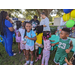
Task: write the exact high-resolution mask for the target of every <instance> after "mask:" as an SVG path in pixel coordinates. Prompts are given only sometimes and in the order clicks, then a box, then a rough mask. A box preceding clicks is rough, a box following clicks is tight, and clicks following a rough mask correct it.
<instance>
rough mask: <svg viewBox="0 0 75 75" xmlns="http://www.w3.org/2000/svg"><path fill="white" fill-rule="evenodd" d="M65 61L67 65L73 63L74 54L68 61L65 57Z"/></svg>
mask: <svg viewBox="0 0 75 75" xmlns="http://www.w3.org/2000/svg"><path fill="white" fill-rule="evenodd" d="M65 62H66V63H67V64H68V65H75V55H73V56H72V58H71V59H70V61H68V60H67V58H66V57H65Z"/></svg>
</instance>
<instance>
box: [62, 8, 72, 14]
mask: <svg viewBox="0 0 75 75" xmlns="http://www.w3.org/2000/svg"><path fill="white" fill-rule="evenodd" d="M72 10H73V9H63V11H64V13H66V14H67V13H69V12H71V11H72Z"/></svg>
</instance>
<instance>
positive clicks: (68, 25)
mask: <svg viewBox="0 0 75 75" xmlns="http://www.w3.org/2000/svg"><path fill="white" fill-rule="evenodd" d="M74 24H75V22H74V21H73V20H69V21H67V22H66V27H68V28H71V27H73V26H74Z"/></svg>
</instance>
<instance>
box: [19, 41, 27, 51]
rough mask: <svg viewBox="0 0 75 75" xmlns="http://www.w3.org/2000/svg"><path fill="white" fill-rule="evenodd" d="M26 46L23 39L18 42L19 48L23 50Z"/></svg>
mask: <svg viewBox="0 0 75 75" xmlns="http://www.w3.org/2000/svg"><path fill="white" fill-rule="evenodd" d="M25 48H26V44H23V41H21V42H20V49H21V50H24V49H25Z"/></svg>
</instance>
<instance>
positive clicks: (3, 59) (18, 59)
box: [0, 43, 73, 65]
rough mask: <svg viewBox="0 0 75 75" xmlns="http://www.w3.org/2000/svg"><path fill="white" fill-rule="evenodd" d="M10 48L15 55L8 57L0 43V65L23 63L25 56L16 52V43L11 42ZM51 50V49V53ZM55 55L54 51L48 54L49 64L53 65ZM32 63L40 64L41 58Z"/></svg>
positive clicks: (69, 55)
mask: <svg viewBox="0 0 75 75" xmlns="http://www.w3.org/2000/svg"><path fill="white" fill-rule="evenodd" d="M12 49H13V50H14V52H16V53H17V55H16V56H12V57H10V56H9V55H8V54H7V53H6V51H5V48H4V47H3V45H2V44H1V43H0V54H1V55H2V56H1V55H0V65H23V64H24V63H25V56H24V55H23V52H22V53H21V54H19V53H18V46H17V44H13V46H12ZM52 52H53V51H51V53H52ZM72 55H73V53H72V52H70V53H69V54H68V60H70V58H71V57H72ZM54 56H55V52H53V53H52V54H51V55H50V59H49V65H55V63H54V62H53V59H54ZM34 65H41V60H39V61H38V62H37V63H34Z"/></svg>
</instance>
